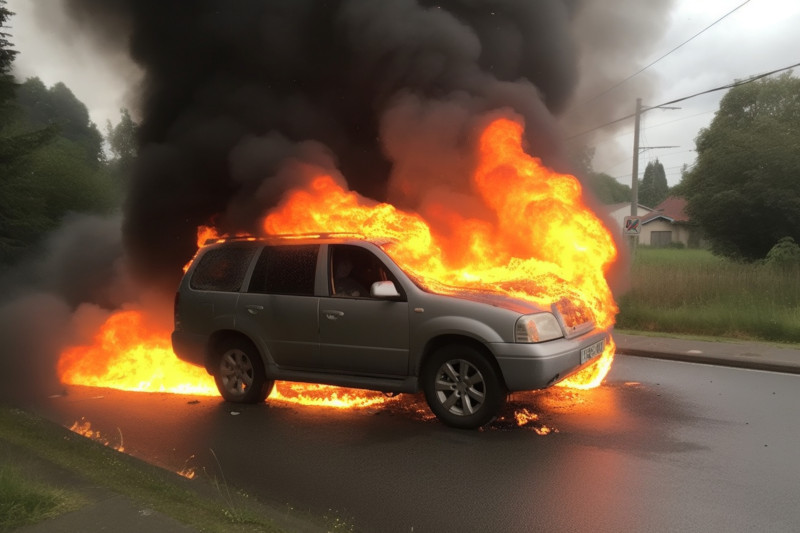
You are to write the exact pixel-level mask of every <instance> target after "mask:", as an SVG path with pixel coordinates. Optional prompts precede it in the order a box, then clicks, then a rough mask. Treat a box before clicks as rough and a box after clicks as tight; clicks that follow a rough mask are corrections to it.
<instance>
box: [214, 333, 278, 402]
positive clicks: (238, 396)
mask: <svg viewBox="0 0 800 533" xmlns="http://www.w3.org/2000/svg"><path fill="white" fill-rule="evenodd" d="M218 353H219V360H218V361H219V362H218V364H217V371H216V373H215V374H214V381H215V382H216V384H217V389H219V393H220V394H221V395H222V397H223V398H225V399H226V400H227V401H229V402H234V403H259V402H263V401H264V400H265V399H266V397H267V396H268V395H269V393H270V391H271V390H272V386H273V385H274V384H275V382H274V381H273V380H268V379H267V377H266V375H265V372H264V363H263V362H262V361H261V356H260V355H259V353H258V350H257V349H256V347H255V346H253V345H252V343H250V342H248V341H246V340H244V339H231V340H229V341H226V342H224V343H223V344H222V346H221V347H220V349H219V350H218Z"/></svg>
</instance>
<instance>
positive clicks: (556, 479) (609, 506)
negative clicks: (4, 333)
mask: <svg viewBox="0 0 800 533" xmlns="http://www.w3.org/2000/svg"><path fill="white" fill-rule="evenodd" d="M798 406H800V376H795V375H788V374H778V373H772V372H760V371H749V370H742V369H734V368H723V367H716V366H707V365H698V364H692V363H681V362H671V361H662V360H654V359H642V358H636V357H626V356H618V357H617V360H616V361H615V363H614V367H613V368H612V371H611V373H610V374H609V376H608V377H607V379H606V382H605V384H604V385H603V386H601V387H599V388H597V389H594V390H591V391H570V390H564V389H559V388H555V389H549V390H547V391H543V392H538V393H525V394H517V395H515V396H514V397H513V398H512V399H511V402H510V404H509V407H508V409H507V410H506V412H505V414H504V417H503V418H502V419H500V420H498V421H496V422H495V423H493V424H492V425H491V426H490V427H488V428H486V429H484V430H481V431H463V430H455V429H451V428H448V427H445V426H443V425H442V424H440V423H439V422H438V421H436V420H435V419H434V418H432V415H431V414H430V412H429V411H428V410H427V409H426V408H425V406H424V403H423V399H422V397H421V396H418V397H404V398H401V399H396V400H392V401H390V402H388V403H387V404H384V405H382V406H378V407H371V408H366V409H356V410H337V409H332V408H321V407H305V406H296V405H290V404H285V403H273V404H270V403H267V404H262V405H256V406H234V405H230V404H226V403H224V402H222V401H221V400H220V399H218V398H215V397H213V398H210V397H183V396H174V395H168V394H144V393H124V392H120V391H113V390H107V389H87V388H77V387H76V388H71V389H70V390H69V394H68V395H67V396H63V397H57V398H52V399H49V400H47V402H45V403H43V404H42V405H39V406H38V407H37V409H38V410H39V411H40V412H41V413H42V414H44V415H45V416H46V417H48V418H50V419H52V420H55V421H57V422H58V423H61V424H63V425H66V426H69V425H71V424H72V423H73V422H76V421H78V422H80V421H81V420H82V419H83V422H89V423H90V424H91V426H92V429H93V430H95V431H99V432H100V434H101V438H104V439H107V440H108V441H109V442H110V443H111V444H112V445H120V444H122V445H123V446H124V450H125V452H126V453H130V454H132V455H135V456H137V457H140V458H142V459H145V460H146V461H149V462H151V463H154V464H157V465H160V466H163V467H165V468H169V469H171V470H174V471H179V470H184V471H186V470H192V471H194V472H196V474H197V476H198V477H210V478H212V479H215V480H217V481H220V482H223V483H227V484H228V485H229V486H233V487H238V488H241V489H243V490H244V491H245V492H247V493H248V494H250V495H252V496H253V497H255V498H258V499H261V500H264V501H271V502H277V503H279V504H281V505H286V506H287V508H293V509H297V510H300V511H310V512H311V513H313V514H315V515H318V516H319V515H325V516H328V517H329V518H331V519H339V520H343V521H345V522H346V523H347V524H349V526H351V527H352V528H353V529H354V530H356V531H381V532H393V531H397V532H401V531H405V532H408V531H414V532H427V531H431V532H447V531H458V532H468V531H480V532H485V531H503V532H516V531H520V532H522V531H525V532H528V531H538V530H547V531H593V532H604V531H706V532H711V531H719V532H723V531H724V532H729V531H758V532H763V531H798V530H800V505H798V501H800V500H798V497H799V493H798V491H799V490H800V417H799V416H798ZM515 412H516V413H522V414H525V413H527V414H529V415H531V416H530V420H529V421H528V422H527V423H526V424H524V425H523V426H521V427H520V426H518V425H517V423H516V421H515V419H514V413H515Z"/></svg>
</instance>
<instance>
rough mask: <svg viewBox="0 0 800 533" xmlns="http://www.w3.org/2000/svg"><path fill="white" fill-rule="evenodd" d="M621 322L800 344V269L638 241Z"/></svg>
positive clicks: (621, 324) (619, 325)
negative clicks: (643, 245)
mask: <svg viewBox="0 0 800 533" xmlns="http://www.w3.org/2000/svg"><path fill="white" fill-rule="evenodd" d="M630 284H631V287H630V290H629V291H628V292H626V293H625V294H623V295H622V296H621V297H620V298H619V302H618V303H619V307H620V313H619V315H618V316H617V328H618V329H628V330H638V331H658V332H662V333H682V334H690V335H704V336H711V337H727V338H733V339H740V340H766V341H772V342H783V343H794V344H796V343H800V268H788V269H787V268H775V267H773V266H770V265H765V264H760V263H749V264H748V263H736V262H733V261H728V260H725V259H722V258H719V257H715V256H714V255H712V254H711V253H710V252H708V251H706V250H679V249H653V248H644V247H640V248H639V249H638V250H637V252H636V257H635V259H634V262H633V266H632V268H631V274H630Z"/></svg>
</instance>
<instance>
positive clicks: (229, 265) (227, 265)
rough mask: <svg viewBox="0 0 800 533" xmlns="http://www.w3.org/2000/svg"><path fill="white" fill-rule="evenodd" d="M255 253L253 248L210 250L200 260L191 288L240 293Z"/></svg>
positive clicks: (235, 247) (190, 284) (229, 247)
mask: <svg viewBox="0 0 800 533" xmlns="http://www.w3.org/2000/svg"><path fill="white" fill-rule="evenodd" d="M255 252H256V249H255V248H254V247H252V246H247V247H244V246H226V247H222V248H216V249H214V250H209V251H208V252H206V253H205V254H203V257H201V258H200V262H199V263H198V264H197V268H195V270H194V274H192V279H191V281H190V282H189V286H190V287H191V288H192V289H195V290H199V291H221V292H238V291H239V289H241V288H242V282H243V281H244V275H245V274H246V273H247V267H248V266H250V261H252V259H253V255H254V254H255Z"/></svg>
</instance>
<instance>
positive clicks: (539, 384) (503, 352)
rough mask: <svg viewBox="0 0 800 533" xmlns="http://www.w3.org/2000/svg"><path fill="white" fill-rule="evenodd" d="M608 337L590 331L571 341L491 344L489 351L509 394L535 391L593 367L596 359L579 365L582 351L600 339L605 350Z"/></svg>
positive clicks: (599, 332) (556, 340) (604, 333)
mask: <svg viewBox="0 0 800 533" xmlns="http://www.w3.org/2000/svg"><path fill="white" fill-rule="evenodd" d="M610 337H611V334H610V333H609V332H607V331H597V330H593V331H591V332H589V333H586V334H584V335H581V336H579V337H573V338H571V339H564V338H562V339H555V340H552V341H548V342H541V343H536V344H524V343H492V344H491V345H490V348H491V350H492V351H493V352H494V355H495V358H496V359H497V363H498V365H499V366H500V371H501V372H502V373H503V379H504V380H505V383H506V387H507V388H508V390H509V392H513V391H524V390H536V389H544V388H546V387H549V386H551V385H555V384H556V383H558V382H559V381H561V380H563V379H565V378H567V377H569V376H570V375H572V374H574V373H575V372H578V371H580V370H581V369H583V368H585V367H587V366H590V365H592V364H594V363H595V362H596V361H597V357H593V358H592V359H590V360H588V361H586V362H585V363H583V364H581V350H582V349H584V348H587V347H589V346H592V345H593V344H594V343H596V342H597V341H600V340H603V339H605V343H604V346H607V345H608V342H609V341H610ZM598 357H599V356H598Z"/></svg>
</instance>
